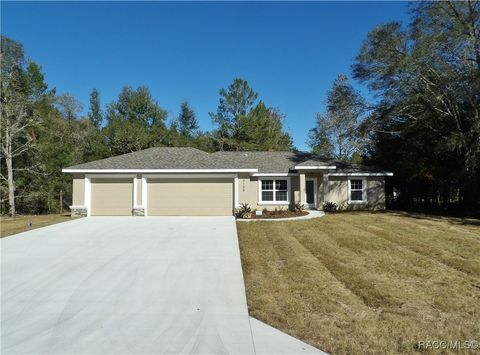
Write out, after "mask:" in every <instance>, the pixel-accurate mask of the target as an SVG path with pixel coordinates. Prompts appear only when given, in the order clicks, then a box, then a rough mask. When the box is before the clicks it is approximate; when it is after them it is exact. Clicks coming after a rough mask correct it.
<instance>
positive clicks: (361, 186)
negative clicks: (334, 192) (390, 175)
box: [348, 177, 367, 203]
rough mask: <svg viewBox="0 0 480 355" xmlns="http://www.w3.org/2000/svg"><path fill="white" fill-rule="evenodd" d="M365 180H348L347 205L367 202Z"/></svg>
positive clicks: (360, 178)
mask: <svg viewBox="0 0 480 355" xmlns="http://www.w3.org/2000/svg"><path fill="white" fill-rule="evenodd" d="M366 188H367V180H366V179H365V178H364V177H363V178H362V177H359V178H349V179H348V203H365V202H367V191H366Z"/></svg>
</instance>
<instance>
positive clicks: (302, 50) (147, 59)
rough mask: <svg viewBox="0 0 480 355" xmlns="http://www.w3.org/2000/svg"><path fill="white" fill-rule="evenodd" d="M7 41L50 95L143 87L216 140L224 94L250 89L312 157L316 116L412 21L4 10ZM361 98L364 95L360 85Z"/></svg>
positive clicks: (187, 5)
mask: <svg viewBox="0 0 480 355" xmlns="http://www.w3.org/2000/svg"><path fill="white" fill-rule="evenodd" d="M1 6H2V14H1V20H2V28H1V31H2V33H3V34H5V35H7V36H9V37H11V38H13V39H14V40H16V41H19V42H21V43H22V44H23V45H24V47H25V51H26V54H27V56H28V57H29V58H31V59H33V60H35V61H36V62H37V63H39V64H40V65H41V66H42V67H43V70H44V72H45V74H46V81H47V83H48V84H49V86H50V87H56V88H57V92H58V93H63V92H70V93H72V94H73V95H74V96H75V97H77V98H78V99H79V100H80V101H81V102H82V103H83V104H84V106H85V111H86V109H87V108H88V95H89V93H90V91H91V89H92V88H93V87H96V88H97V89H98V90H99V91H100V93H101V99H102V104H103V105H105V104H107V103H108V102H110V101H112V100H114V99H115V98H116V97H117V95H118V93H119V92H120V89H121V88H122V86H124V85H130V86H133V87H136V86H140V85H145V86H147V87H148V88H149V89H150V90H151V92H152V94H153V96H154V97H155V99H156V100H157V101H158V102H159V104H160V105H161V106H162V107H164V108H165V109H167V110H168V112H169V116H170V118H172V117H174V116H176V115H177V114H178V111H179V106H180V103H181V101H182V100H184V99H188V100H189V101H190V104H191V105H192V107H193V108H194V109H195V111H196V113H197V116H198V119H199V122H200V125H201V128H202V129H204V130H209V129H211V128H212V123H211V120H210V117H209V116H208V112H211V111H215V109H216V107H217V104H218V97H219V95H218V91H219V90H220V88H222V87H226V86H227V85H228V84H229V83H230V82H231V81H232V80H233V78H235V77H241V78H244V79H246V80H247V81H248V82H249V83H250V85H251V86H252V87H253V89H254V90H255V91H257V92H258V93H259V97H260V98H261V99H262V100H264V101H265V102H266V103H267V105H269V106H273V107H277V108H279V109H280V111H281V112H282V113H283V114H285V115H286V120H285V128H286V130H287V131H288V132H289V133H290V134H291V135H292V136H293V139H294V143H295V145H296V147H297V148H299V149H302V150H305V149H308V146H307V145H306V141H307V137H308V130H309V129H310V128H312V127H313V126H314V123H315V112H318V111H323V104H324V100H325V93H326V91H327V90H328V89H329V87H330V86H331V83H332V81H333V80H334V79H335V77H336V76H337V75H338V74H339V73H345V74H350V66H351V64H352V62H353V59H354V57H355V55H356V54H357V53H358V50H359V48H360V46H361V43H362V41H363V40H364V39H365V38H366V35H367V33H368V32H369V30H371V29H372V28H374V27H375V26H376V25H378V24H381V23H385V22H388V21H392V20H398V21H407V20H408V14H407V4H406V3H405V2H336V3H334V2H302V3H293V2H262V3H254V2H239V3H237V2H195V3H192V2H176V3H165V2H142V3H139V2H36V3H29V2H2V5H1ZM359 89H361V90H363V89H362V88H361V87H359Z"/></svg>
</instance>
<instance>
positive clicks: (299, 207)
mask: <svg viewBox="0 0 480 355" xmlns="http://www.w3.org/2000/svg"><path fill="white" fill-rule="evenodd" d="M304 210H305V205H304V204H303V203H300V202H296V203H295V204H293V205H291V211H292V212H302V211H304Z"/></svg>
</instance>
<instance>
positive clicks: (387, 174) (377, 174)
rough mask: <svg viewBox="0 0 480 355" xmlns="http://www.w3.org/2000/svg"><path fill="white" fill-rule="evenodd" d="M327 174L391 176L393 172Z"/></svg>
mask: <svg viewBox="0 0 480 355" xmlns="http://www.w3.org/2000/svg"><path fill="white" fill-rule="evenodd" d="M328 176H393V173H391V172H384V173H362V172H359V173H329V174H328Z"/></svg>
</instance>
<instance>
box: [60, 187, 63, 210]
mask: <svg viewBox="0 0 480 355" xmlns="http://www.w3.org/2000/svg"><path fill="white" fill-rule="evenodd" d="M60 213H63V190H62V189H60Z"/></svg>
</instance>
